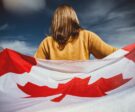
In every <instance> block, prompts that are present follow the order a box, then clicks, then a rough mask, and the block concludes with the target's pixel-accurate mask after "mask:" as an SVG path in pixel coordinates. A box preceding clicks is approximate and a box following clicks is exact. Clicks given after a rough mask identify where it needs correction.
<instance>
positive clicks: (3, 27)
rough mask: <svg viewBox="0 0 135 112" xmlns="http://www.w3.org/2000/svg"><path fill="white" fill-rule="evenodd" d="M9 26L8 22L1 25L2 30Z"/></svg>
mask: <svg viewBox="0 0 135 112" xmlns="http://www.w3.org/2000/svg"><path fill="white" fill-rule="evenodd" d="M8 26H9V25H8V24H4V25H2V26H0V31H3V30H5V29H7V28H8Z"/></svg>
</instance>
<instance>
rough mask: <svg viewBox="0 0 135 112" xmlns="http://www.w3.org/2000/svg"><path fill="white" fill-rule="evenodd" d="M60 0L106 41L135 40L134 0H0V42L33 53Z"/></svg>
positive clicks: (121, 44) (125, 43) (0, 44)
mask: <svg viewBox="0 0 135 112" xmlns="http://www.w3.org/2000/svg"><path fill="white" fill-rule="evenodd" d="M63 3H66V4H70V5H71V6H72V7H73V8H74V9H75V11H76V12H77V15H78V18H79V19H80V24H81V26H82V27H83V28H86V29H87V30H91V31H93V32H95V33H97V34H98V35H99V36H100V37H101V38H102V39H103V40H104V41H105V42H107V43H109V44H111V45H113V46H116V47H119V48H120V47H123V46H124V45H127V44H130V43H133V42H135V0H0V46H2V47H3V48H5V47H8V48H12V49H15V50H17V51H20V52H22V53H25V54H30V55H33V54H34V52H35V50H36V49H37V47H38V45H39V43H40V42H41V41H42V40H43V38H44V37H45V35H47V34H48V33H49V27H50V23H51V17H52V15H53V12H54V10H55V9H56V8H57V6H58V5H60V4H63Z"/></svg>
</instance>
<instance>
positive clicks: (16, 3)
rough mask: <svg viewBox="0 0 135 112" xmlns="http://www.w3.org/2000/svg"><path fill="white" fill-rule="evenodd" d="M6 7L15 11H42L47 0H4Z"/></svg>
mask: <svg viewBox="0 0 135 112" xmlns="http://www.w3.org/2000/svg"><path fill="white" fill-rule="evenodd" d="M3 4H4V7H5V9H7V10H8V11H11V12H14V13H28V12H31V11H40V10H42V9H44V7H45V0H3Z"/></svg>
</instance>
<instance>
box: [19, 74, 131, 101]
mask: <svg viewBox="0 0 135 112" xmlns="http://www.w3.org/2000/svg"><path fill="white" fill-rule="evenodd" d="M130 79H131V78H128V79H123V77H122V74H119V75H116V76H113V77H111V78H100V79H99V80H97V81H95V82H94V83H92V84H88V82H89V80H90V77H87V78H84V79H81V78H77V77H75V78H73V79H72V80H70V81H69V82H67V83H65V84H59V85H58V87H57V88H50V87H48V86H38V85H36V84H33V83H31V82H28V83H27V84H26V85H24V86H21V85H19V84H17V86H18V88H19V89H21V90H22V91H23V92H24V93H26V94H28V95H30V96H29V97H47V96H51V95H57V94H62V95H61V96H59V97H56V98H54V99H52V101H54V102H59V101H61V100H62V99H63V98H64V97H65V96H66V95H73V96H79V97H101V96H105V95H106V92H107V91H111V90H113V89H115V88H118V87H120V86H121V85H123V84H125V83H126V82H128V81H129V80H130Z"/></svg>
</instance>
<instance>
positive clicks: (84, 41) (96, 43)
mask: <svg viewBox="0 0 135 112" xmlns="http://www.w3.org/2000/svg"><path fill="white" fill-rule="evenodd" d="M50 30H51V32H50V36H47V37H46V38H45V39H44V40H43V41H42V42H41V44H40V45H39V48H38V50H37V51H36V53H35V57H36V58H40V59H49V60H89V59H90V54H93V55H94V56H95V57H96V58H98V59H100V58H103V57H105V56H107V55H109V54H111V53H112V52H114V51H116V50H117V48H114V47H112V46H110V45H108V44H106V43H105V42H104V41H103V40H101V38H100V37H99V36H98V35H96V34H95V33H93V32H91V31H88V30H86V29H83V28H82V27H81V26H80V25H79V20H78V18H77V15H76V13H75V11H74V9H73V8H72V7H71V6H69V5H60V6H59V7H58V8H57V9H56V11H55V12H54V15H53V18H52V23H51V29H50Z"/></svg>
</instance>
